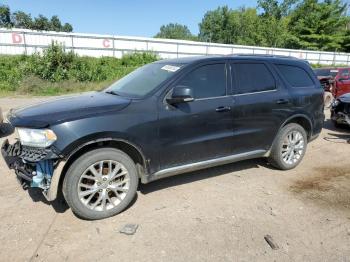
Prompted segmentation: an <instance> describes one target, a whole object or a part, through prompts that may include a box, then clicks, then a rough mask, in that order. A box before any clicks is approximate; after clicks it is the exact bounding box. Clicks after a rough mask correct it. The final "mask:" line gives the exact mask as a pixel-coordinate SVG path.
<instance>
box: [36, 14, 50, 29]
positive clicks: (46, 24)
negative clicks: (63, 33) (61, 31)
mask: <svg viewBox="0 0 350 262" xmlns="http://www.w3.org/2000/svg"><path fill="white" fill-rule="evenodd" d="M33 29H35V30H40V31H50V29H51V23H50V21H49V19H48V18H47V17H45V16H43V15H39V16H38V17H36V18H35V19H34V24H33Z"/></svg>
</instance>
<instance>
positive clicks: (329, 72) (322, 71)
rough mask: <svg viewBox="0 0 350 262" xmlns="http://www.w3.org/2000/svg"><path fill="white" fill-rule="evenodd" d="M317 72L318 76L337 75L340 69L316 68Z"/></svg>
mask: <svg viewBox="0 0 350 262" xmlns="http://www.w3.org/2000/svg"><path fill="white" fill-rule="evenodd" d="M314 71H315V74H316V75H317V76H331V77H335V76H336V75H337V74H338V69H324V68H321V69H315V70H314Z"/></svg>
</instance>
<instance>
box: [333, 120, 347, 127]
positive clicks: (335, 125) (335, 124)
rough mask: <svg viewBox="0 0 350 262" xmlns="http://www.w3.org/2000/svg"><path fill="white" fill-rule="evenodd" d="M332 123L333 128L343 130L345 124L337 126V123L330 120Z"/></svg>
mask: <svg viewBox="0 0 350 262" xmlns="http://www.w3.org/2000/svg"><path fill="white" fill-rule="evenodd" d="M332 122H333V125H334V127H335V128H338V129H343V128H345V127H346V125H345V124H339V123H338V122H337V121H335V120H332Z"/></svg>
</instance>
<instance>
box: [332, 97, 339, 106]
mask: <svg viewBox="0 0 350 262" xmlns="http://www.w3.org/2000/svg"><path fill="white" fill-rule="evenodd" d="M339 103H340V101H339V100H338V99H334V100H333V102H332V107H336V106H337V105H339Z"/></svg>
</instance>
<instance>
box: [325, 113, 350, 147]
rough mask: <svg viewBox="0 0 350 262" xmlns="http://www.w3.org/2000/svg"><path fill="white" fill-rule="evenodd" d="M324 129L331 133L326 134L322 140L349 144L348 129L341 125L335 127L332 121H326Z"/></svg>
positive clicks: (349, 135)
mask: <svg viewBox="0 0 350 262" xmlns="http://www.w3.org/2000/svg"><path fill="white" fill-rule="evenodd" d="M323 128H324V129H327V130H329V131H332V132H328V133H327V135H328V136H326V137H324V140H326V141H328V142H334V143H350V127H349V126H347V125H343V126H340V127H335V126H334V124H333V123H332V120H330V119H327V120H326V121H325V122H324V125H323Z"/></svg>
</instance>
